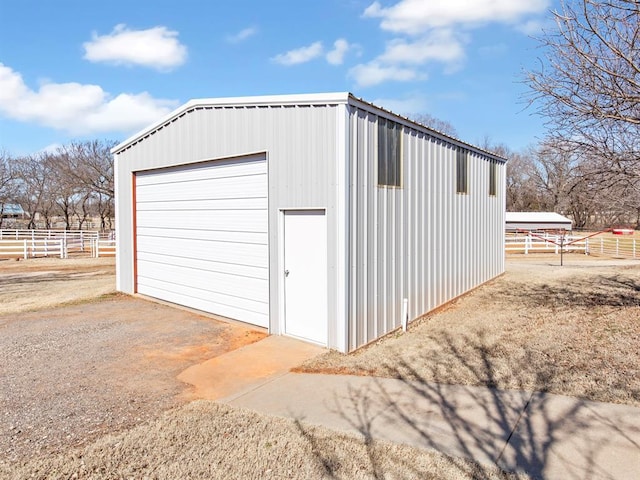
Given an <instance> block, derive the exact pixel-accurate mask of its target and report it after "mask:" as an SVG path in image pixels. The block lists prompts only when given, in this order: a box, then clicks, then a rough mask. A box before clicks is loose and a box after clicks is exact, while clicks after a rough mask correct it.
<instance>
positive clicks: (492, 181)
mask: <svg viewBox="0 0 640 480" xmlns="http://www.w3.org/2000/svg"><path fill="white" fill-rule="evenodd" d="M496 169H497V166H496V162H495V161H494V160H491V161H490V163H489V195H491V196H495V195H496V191H497V182H496V172H497V170H496Z"/></svg>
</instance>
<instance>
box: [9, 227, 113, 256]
mask: <svg viewBox="0 0 640 480" xmlns="http://www.w3.org/2000/svg"><path fill="white" fill-rule="evenodd" d="M55 246H57V247H55ZM56 248H57V249H58V250H56V253H55V256H58V255H59V256H60V258H67V257H68V256H69V254H75V255H89V256H92V257H99V256H114V255H115V248H116V247H115V233H114V232H98V231H91V230H7V229H4V230H0V257H16V256H20V257H23V258H30V257H43V256H52V253H51V252H52V251H53V250H52V249H54V250H55V249H56Z"/></svg>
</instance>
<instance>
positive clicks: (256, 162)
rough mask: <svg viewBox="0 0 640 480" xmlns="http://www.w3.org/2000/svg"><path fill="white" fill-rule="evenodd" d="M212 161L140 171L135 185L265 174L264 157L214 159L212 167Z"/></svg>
mask: <svg viewBox="0 0 640 480" xmlns="http://www.w3.org/2000/svg"><path fill="white" fill-rule="evenodd" d="M213 163H214V162H208V163H202V164H193V165H189V166H186V165H185V166H182V167H175V168H167V169H161V170H149V171H146V172H140V173H139V174H138V177H139V180H138V181H137V182H136V185H137V186H138V187H143V186H146V185H167V184H173V183H181V182H189V181H192V182H197V181H198V180H201V179H212V178H218V179H229V178H237V177H250V176H255V175H266V174H267V164H266V162H265V160H264V157H261V158H258V157H256V158H255V159H253V160H242V159H240V160H217V161H215V163H216V165H215V166H214V167H213V168H212V164H213Z"/></svg>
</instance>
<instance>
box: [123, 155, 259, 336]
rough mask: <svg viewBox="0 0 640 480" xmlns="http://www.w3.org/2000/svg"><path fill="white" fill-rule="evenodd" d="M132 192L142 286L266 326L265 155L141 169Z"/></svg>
mask: <svg viewBox="0 0 640 480" xmlns="http://www.w3.org/2000/svg"><path fill="white" fill-rule="evenodd" d="M135 199H136V204H135V208H136V217H135V225H136V250H135V252H136V253H135V255H136V268H137V273H136V281H137V291H138V292H139V293H142V294H144V295H149V296H151V297H155V298H159V299H162V300H167V301H170V302H173V303H178V304H180V305H186V306H188V307H192V308H197V309H199V310H203V311H206V312H211V313H215V314H218V315H222V316H226V317H229V318H233V319H236V320H241V321H244V322H248V323H252V324H254V325H259V326H261V327H268V324H269V268H268V267H269V265H268V261H269V248H268V208H267V207H268V202H267V162H266V158H265V156H264V155H260V156H249V157H242V158H235V159H229V160H217V161H211V162H203V163H197V164H191V165H183V166H178V167H174V168H166V169H157V170H148V171H144V172H138V173H137V174H136V175H135Z"/></svg>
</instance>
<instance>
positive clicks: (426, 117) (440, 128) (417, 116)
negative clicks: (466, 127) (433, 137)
mask: <svg viewBox="0 0 640 480" xmlns="http://www.w3.org/2000/svg"><path fill="white" fill-rule="evenodd" d="M407 117H408V118H410V119H411V120H413V121H414V122H416V123H419V124H421V125H424V126H425V127H428V128H430V129H432V130H435V131H437V132H440V133H444V134H445V135H449V136H450V137H456V136H458V132H457V131H456V129H455V127H454V126H453V125H452V124H451V123H449V122H447V121H446V120H441V119H439V118H436V117H434V116H433V115H430V114H428V113H412V114H409V115H407Z"/></svg>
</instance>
